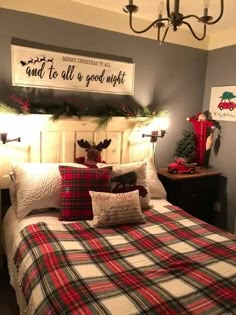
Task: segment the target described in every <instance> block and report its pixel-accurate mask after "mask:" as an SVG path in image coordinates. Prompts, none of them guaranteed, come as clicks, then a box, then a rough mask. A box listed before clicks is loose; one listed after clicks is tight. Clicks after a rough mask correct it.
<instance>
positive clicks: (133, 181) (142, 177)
mask: <svg viewBox="0 0 236 315" xmlns="http://www.w3.org/2000/svg"><path fill="white" fill-rule="evenodd" d="M97 166H98V167H99V168H102V167H107V166H112V176H111V192H112V193H125V192H129V191H134V190H138V191H139V199H140V204H141V207H142V209H148V208H149V207H150V193H149V186H148V182H147V162H146V161H144V162H136V163H126V164H113V165H111V164H102V163H97Z"/></svg>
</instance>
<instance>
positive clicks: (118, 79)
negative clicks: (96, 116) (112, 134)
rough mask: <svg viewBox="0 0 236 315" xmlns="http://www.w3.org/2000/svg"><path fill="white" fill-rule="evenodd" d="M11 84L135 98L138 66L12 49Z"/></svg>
mask: <svg viewBox="0 0 236 315" xmlns="http://www.w3.org/2000/svg"><path fill="white" fill-rule="evenodd" d="M11 60H12V84H13V85H16V86H26V87H35V88H50V89H60V90H80V91H86V92H96V93H109V94H124V95H133V94H134V70H135V65H134V64H133V63H128V62H120V61H114V60H108V59H100V58H91V57H87V56H79V55H72V54H67V53H59V52H53V51H47V50H41V49H35V48H29V47H24V46H18V45H11Z"/></svg>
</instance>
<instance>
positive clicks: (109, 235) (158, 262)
mask: <svg viewBox="0 0 236 315" xmlns="http://www.w3.org/2000/svg"><path fill="white" fill-rule="evenodd" d="M145 216H146V221H147V222H146V223H145V224H141V225H138V226H134V225H132V226H130V225H123V226H116V227H113V228H99V229H97V228H91V226H90V224H89V222H87V221H81V222H73V223H67V224H63V225H60V224H59V223H58V224H57V225H55V224H45V223H42V222H41V223H38V224H32V225H29V226H27V227H25V228H24V229H23V230H21V232H19V239H18V244H19V246H18V249H17V250H16V254H15V257H14V261H15V265H16V268H17V270H18V279H17V281H18V283H19V285H20V287H21V289H22V292H23V294H24V297H25V300H26V302H27V304H28V306H29V309H30V310H31V312H30V314H34V315H41V314H47V315H48V314H51V315H59V314H70V315H97V314H99V315H111V314H112V315H113V314H122V315H141V314H142V315H156V314H157V315H230V314H231V315H233V314H236V255H235V253H236V240H235V237H234V236H233V235H230V234H228V233H224V232H222V231H220V230H218V229H217V228H215V227H213V226H210V225H208V224H207V223H205V222H202V221H200V220H198V219H196V218H193V217H192V216H191V215H189V214H187V213H186V212H184V211H183V210H180V209H179V208H177V207H172V206H165V207H162V206H158V207H157V209H156V210H154V209H149V210H147V211H145Z"/></svg>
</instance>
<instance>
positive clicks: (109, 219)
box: [89, 190, 146, 227]
mask: <svg viewBox="0 0 236 315" xmlns="http://www.w3.org/2000/svg"><path fill="white" fill-rule="evenodd" d="M89 194H90V196H91V198H92V208H93V225H94V226H95V227H106V226H113V225H119V224H137V223H145V222H146V220H145V218H144V215H143V213H142V210H141V206H140V202H139V192H138V190H134V191H130V192H128V193H121V194H112V193H104V192H96V191H89Z"/></svg>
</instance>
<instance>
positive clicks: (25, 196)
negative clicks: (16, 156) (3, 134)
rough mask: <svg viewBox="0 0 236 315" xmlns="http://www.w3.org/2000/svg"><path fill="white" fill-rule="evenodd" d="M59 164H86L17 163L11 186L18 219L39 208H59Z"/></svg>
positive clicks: (80, 165)
mask: <svg viewBox="0 0 236 315" xmlns="http://www.w3.org/2000/svg"><path fill="white" fill-rule="evenodd" d="M59 165H69V166H74V167H83V168H86V166H84V165H82V164H77V163H16V162H12V169H13V172H14V180H13V187H11V195H12V202H13V204H14V209H15V212H16V216H17V218H18V219H22V218H24V217H25V216H26V215H28V214H29V213H30V212H31V211H33V210H37V209H40V210H41V209H48V208H59V201H60V188H61V175H60V172H59V169H58V166H59Z"/></svg>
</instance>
